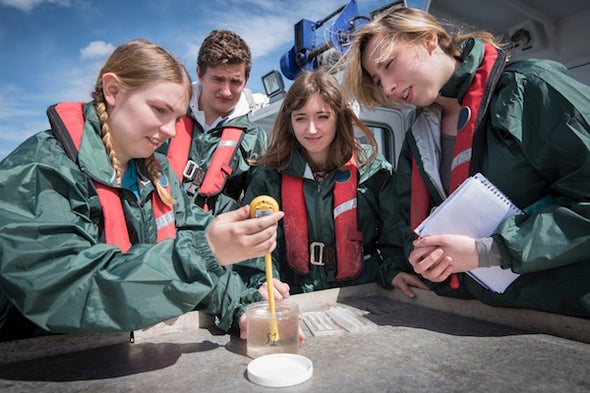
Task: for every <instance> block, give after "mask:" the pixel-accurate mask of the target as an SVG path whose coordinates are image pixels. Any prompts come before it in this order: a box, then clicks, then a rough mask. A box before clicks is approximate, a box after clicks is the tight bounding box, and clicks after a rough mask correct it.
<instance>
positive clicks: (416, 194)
mask: <svg viewBox="0 0 590 393" xmlns="http://www.w3.org/2000/svg"><path fill="white" fill-rule="evenodd" d="M504 62H505V56H504V53H503V52H502V51H500V50H498V49H497V48H495V47H494V46H493V45H491V44H489V43H486V44H485V46H484V57H483V60H482V62H481V64H480V65H479V67H478V68H477V70H476V72H475V75H474V77H473V81H472V82H471V85H470V86H469V88H468V90H467V92H466V93H465V95H464V96H463V99H462V102H461V104H462V105H463V108H462V109H461V113H460V114H459V119H458V124H457V139H456V140H455V148H454V151H453V161H452V164H451V181H450V186H449V194H450V193H452V192H453V191H455V189H457V187H458V186H459V185H460V184H461V183H462V182H463V181H464V180H465V179H466V178H467V177H468V176H469V174H470V173H475V172H476V171H477V170H478V165H479V163H474V162H472V161H473V160H474V159H475V158H478V159H480V158H481V153H482V152H481V150H483V147H482V146H483V145H482V143H483V141H484V139H485V136H484V135H482V131H481V130H480V129H481V127H483V125H484V123H485V117H486V115H487V109H488V106H489V102H490V99H491V96H492V94H493V91H494V87H495V86H496V83H497V81H498V78H499V77H500V74H501V72H502V69H503V67H504ZM474 136H475V137H476V138H477V139H474ZM476 140H477V142H478V143H479V145H478V146H477V151H476V154H473V150H474V149H475V147H474V144H475V143H476ZM429 211H430V194H429V193H428V189H427V187H426V184H425V183H424V180H423V179H422V177H421V176H420V172H419V169H418V165H417V163H416V158H415V157H414V158H413V159H412V183H411V203H410V225H411V228H412V229H414V228H416V227H417V226H418V225H419V224H420V223H421V222H422V220H424V219H425V218H426V216H427V215H428V213H429ZM451 287H453V288H458V287H459V282H458V279H457V277H456V276H455V275H452V276H451Z"/></svg>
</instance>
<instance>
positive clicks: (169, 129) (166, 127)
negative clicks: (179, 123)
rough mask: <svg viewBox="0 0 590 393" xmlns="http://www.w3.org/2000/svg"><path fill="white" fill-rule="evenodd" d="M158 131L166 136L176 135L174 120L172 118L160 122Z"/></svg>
mask: <svg viewBox="0 0 590 393" xmlns="http://www.w3.org/2000/svg"><path fill="white" fill-rule="evenodd" d="M160 131H161V132H162V133H163V134H164V135H166V137H167V138H172V137H173V136H175V135H176V120H172V121H169V122H166V123H163V124H162V127H160Z"/></svg>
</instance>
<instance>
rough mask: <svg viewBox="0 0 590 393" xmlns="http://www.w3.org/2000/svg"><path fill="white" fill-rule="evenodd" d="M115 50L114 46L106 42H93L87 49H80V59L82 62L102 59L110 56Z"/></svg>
mask: <svg viewBox="0 0 590 393" xmlns="http://www.w3.org/2000/svg"><path fill="white" fill-rule="evenodd" d="M113 50H115V46H114V45H113V44H110V43H107V42H104V41H93V42H91V43H90V44H88V45H87V46H86V48H82V49H80V57H81V58H82V60H87V59H97V58H99V59H102V58H104V57H107V56H108V55H110V54H111V52H112V51H113Z"/></svg>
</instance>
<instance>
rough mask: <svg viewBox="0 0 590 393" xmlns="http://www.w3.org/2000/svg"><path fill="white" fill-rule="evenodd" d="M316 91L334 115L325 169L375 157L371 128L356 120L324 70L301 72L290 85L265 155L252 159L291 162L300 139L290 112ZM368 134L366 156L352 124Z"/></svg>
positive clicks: (276, 165) (280, 164)
mask: <svg viewBox="0 0 590 393" xmlns="http://www.w3.org/2000/svg"><path fill="white" fill-rule="evenodd" d="M314 94H317V95H318V96H319V97H321V98H322V100H323V101H324V102H325V103H326V104H327V105H328V106H329V107H330V109H331V110H332V111H333V113H334V116H336V136H335V137H334V140H333V141H332V143H331V144H330V148H329V154H328V160H329V161H328V163H327V164H326V168H322V169H324V170H326V171H331V170H334V169H336V168H341V167H343V166H344V165H345V164H346V163H347V162H348V160H350V158H351V157H352V156H353V154H354V157H355V159H356V160H357V162H358V163H359V165H364V164H367V163H369V162H370V161H372V160H373V159H374V158H375V155H376V153H377V142H376V141H375V137H374V136H373V134H372V133H371V131H370V130H369V129H368V128H367V127H366V126H365V125H364V124H363V123H362V122H361V121H360V120H359V118H358V117H357V115H356V114H355V113H354V111H353V110H352V108H351V107H350V105H348V103H347V102H346V101H344V99H343V96H342V90H341V89H340V85H339V84H338V81H337V80H336V78H335V77H334V76H332V75H331V74H329V73H328V72H327V71H326V70H324V69H319V70H315V71H308V72H303V73H302V74H300V75H299V76H298V77H297V78H295V81H294V82H293V84H292V85H291V86H290V87H289V91H288V92H287V94H286V95H285V98H284V99H283V103H282V104H281V109H280V110H279V112H278V114H277V118H276V120H275V122H274V126H273V130H272V134H271V139H270V146H269V148H268V150H267V152H266V154H265V155H263V156H262V157H260V158H259V159H258V160H256V161H255V162H254V164H257V165H266V166H267V167H268V168H270V169H279V170H281V169H285V168H287V167H289V166H290V164H291V162H292V161H293V157H294V154H295V149H296V148H299V147H300V145H299V142H298V141H297V138H296V137H295V133H294V131H293V126H292V123H291V114H292V113H293V112H294V111H296V110H298V109H300V108H302V107H303V106H305V104H306V103H307V100H308V99H309V98H310V97H311V96H312V95H314ZM355 126H356V127H358V129H359V130H360V131H361V132H362V133H363V134H364V135H365V136H366V137H367V141H368V144H370V145H371V146H372V152H371V153H370V154H369V155H368V154H367V153H366V152H365V150H364V149H363V148H362V147H361V146H360V145H359V144H358V142H357V140H356V138H355V135H354V132H355V130H354V127H355ZM300 151H301V153H302V154H303V155H304V157H305V158H306V160H307V161H308V162H310V160H309V156H308V155H307V152H306V151H305V149H303V148H300Z"/></svg>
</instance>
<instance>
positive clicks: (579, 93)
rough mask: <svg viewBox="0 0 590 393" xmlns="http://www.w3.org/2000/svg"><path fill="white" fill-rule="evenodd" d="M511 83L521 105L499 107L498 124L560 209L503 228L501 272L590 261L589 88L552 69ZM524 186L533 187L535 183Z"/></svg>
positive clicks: (554, 207) (554, 206)
mask: <svg viewBox="0 0 590 393" xmlns="http://www.w3.org/2000/svg"><path fill="white" fill-rule="evenodd" d="M552 71H553V72H552ZM511 84H512V85H513V86H515V88H514V89H511V90H509V92H510V94H511V96H510V97H509V98H510V102H512V103H514V105H512V106H506V105H504V106H503V107H500V108H497V109H496V110H497V111H498V112H499V113H500V115H499V116H497V117H496V118H494V121H496V122H499V121H503V122H504V123H503V124H504V125H505V124H506V123H508V126H506V128H507V129H509V131H510V132H511V134H512V135H514V137H515V138H516V139H518V140H519V141H520V146H521V149H522V152H523V155H524V157H525V158H526V160H527V161H528V164H530V165H531V166H532V167H534V168H535V170H536V171H537V173H540V174H542V178H543V180H544V182H545V184H544V189H541V188H540V187H539V188H540V190H541V191H543V192H542V193H541V194H540V195H538V197H540V198H542V197H546V196H551V197H552V198H553V200H554V202H555V203H552V204H549V205H548V206H546V207H545V208H543V209H541V210H539V211H537V212H535V213H532V214H530V215H529V216H528V217H526V219H523V218H522V217H515V218H511V219H508V220H507V221H506V222H504V223H503V225H501V227H500V229H499V234H498V235H495V236H494V239H495V240H496V242H497V244H498V246H499V248H500V251H501V254H502V257H503V261H502V266H503V267H504V268H512V270H513V271H515V272H517V273H527V272H534V271H540V270H546V269H551V268H555V267H559V266H564V265H567V264H574V263H580V262H584V261H585V262H588V261H589V259H588V250H590V181H589V179H590V88H589V87H588V86H585V85H583V84H581V83H578V82H576V81H574V80H573V79H571V78H570V77H569V76H567V75H566V74H565V73H563V72H561V71H559V70H556V69H552V70H548V68H543V69H537V70H536V71H535V72H534V73H529V74H528V75H523V74H519V73H515V74H514V79H513V80H512V81H511ZM498 102H499V103H500V104H501V103H502V102H507V101H506V100H505V99H503V100H499V101H498ZM503 111H507V113H504V112H503ZM519 112H520V113H519ZM512 176H518V174H516V173H515V174H513V175H512ZM520 180H521V182H520V184H524V185H527V187H528V186H529V185H530V186H533V185H532V184H530V181H529V180H528V179H520ZM529 188H532V187H529Z"/></svg>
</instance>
